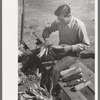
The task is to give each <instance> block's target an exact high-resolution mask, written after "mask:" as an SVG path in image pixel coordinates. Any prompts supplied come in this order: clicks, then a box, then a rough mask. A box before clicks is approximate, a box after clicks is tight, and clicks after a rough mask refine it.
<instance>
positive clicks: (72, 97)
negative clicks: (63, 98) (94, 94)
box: [58, 82, 88, 100]
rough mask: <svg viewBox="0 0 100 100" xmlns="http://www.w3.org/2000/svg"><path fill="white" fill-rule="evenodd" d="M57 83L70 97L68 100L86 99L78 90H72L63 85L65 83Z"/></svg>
mask: <svg viewBox="0 0 100 100" xmlns="http://www.w3.org/2000/svg"><path fill="white" fill-rule="evenodd" d="M58 84H59V85H60V87H61V88H62V89H63V90H64V92H65V93H66V95H67V96H68V97H69V98H70V99H69V100H88V99H87V98H86V97H85V96H84V95H83V94H82V93H81V92H80V91H77V92H72V91H71V90H70V89H71V88H70V87H63V86H64V85H65V84H66V83H62V82H58Z"/></svg>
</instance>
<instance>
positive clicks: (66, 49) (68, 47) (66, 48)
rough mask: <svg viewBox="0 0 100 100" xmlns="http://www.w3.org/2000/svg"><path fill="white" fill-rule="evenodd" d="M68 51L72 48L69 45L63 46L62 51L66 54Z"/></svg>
mask: <svg viewBox="0 0 100 100" xmlns="http://www.w3.org/2000/svg"><path fill="white" fill-rule="evenodd" d="M70 50H72V46H71V45H65V46H64V51H65V52H68V51H70Z"/></svg>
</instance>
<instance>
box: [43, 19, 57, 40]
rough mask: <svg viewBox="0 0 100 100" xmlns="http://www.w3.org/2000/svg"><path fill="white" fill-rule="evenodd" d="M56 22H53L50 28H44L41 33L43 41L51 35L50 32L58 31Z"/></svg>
mask: <svg viewBox="0 0 100 100" xmlns="http://www.w3.org/2000/svg"><path fill="white" fill-rule="evenodd" d="M57 24H58V22H57V20H55V21H54V22H53V23H52V24H51V26H49V27H45V29H44V30H43V33H42V37H43V38H44V39H45V38H48V37H49V35H50V34H51V33H52V32H55V31H57V30H58V25H57Z"/></svg>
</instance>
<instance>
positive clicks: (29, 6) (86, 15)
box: [18, 0, 96, 72]
mask: <svg viewBox="0 0 100 100" xmlns="http://www.w3.org/2000/svg"><path fill="white" fill-rule="evenodd" d="M65 3H66V4H69V5H70V7H71V10H72V15H73V16H75V17H77V18H79V19H80V20H82V21H83V22H84V24H85V25H86V29H87V32H88V36H89V39H90V44H91V46H90V47H89V48H88V49H87V50H86V51H84V52H83V53H86V54H87V53H88V55H89V57H87V58H84V57H83V58H82V59H81V61H82V62H83V63H84V64H85V65H86V66H87V67H88V68H89V69H91V70H92V71H93V72H95V68H94V67H96V66H95V63H94V56H95V0H24V11H25V13H24V15H25V21H24V34H23V35H25V34H27V35H30V34H32V33H33V32H37V33H38V34H39V36H40V35H41V34H42V30H43V28H44V27H45V26H47V25H49V24H50V23H51V22H52V21H54V20H55V19H56V16H54V11H55V9H56V8H57V7H58V6H59V5H61V4H65ZM21 14H22V0H18V36H19V39H20V31H21ZM57 37H58V32H56V33H52V35H51V37H50V38H51V41H52V42H53V43H54V44H57V43H58V41H59V40H58V39H57Z"/></svg>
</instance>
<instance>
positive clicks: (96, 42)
mask: <svg viewBox="0 0 100 100" xmlns="http://www.w3.org/2000/svg"><path fill="white" fill-rule="evenodd" d="M95 100H98V0H95Z"/></svg>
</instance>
